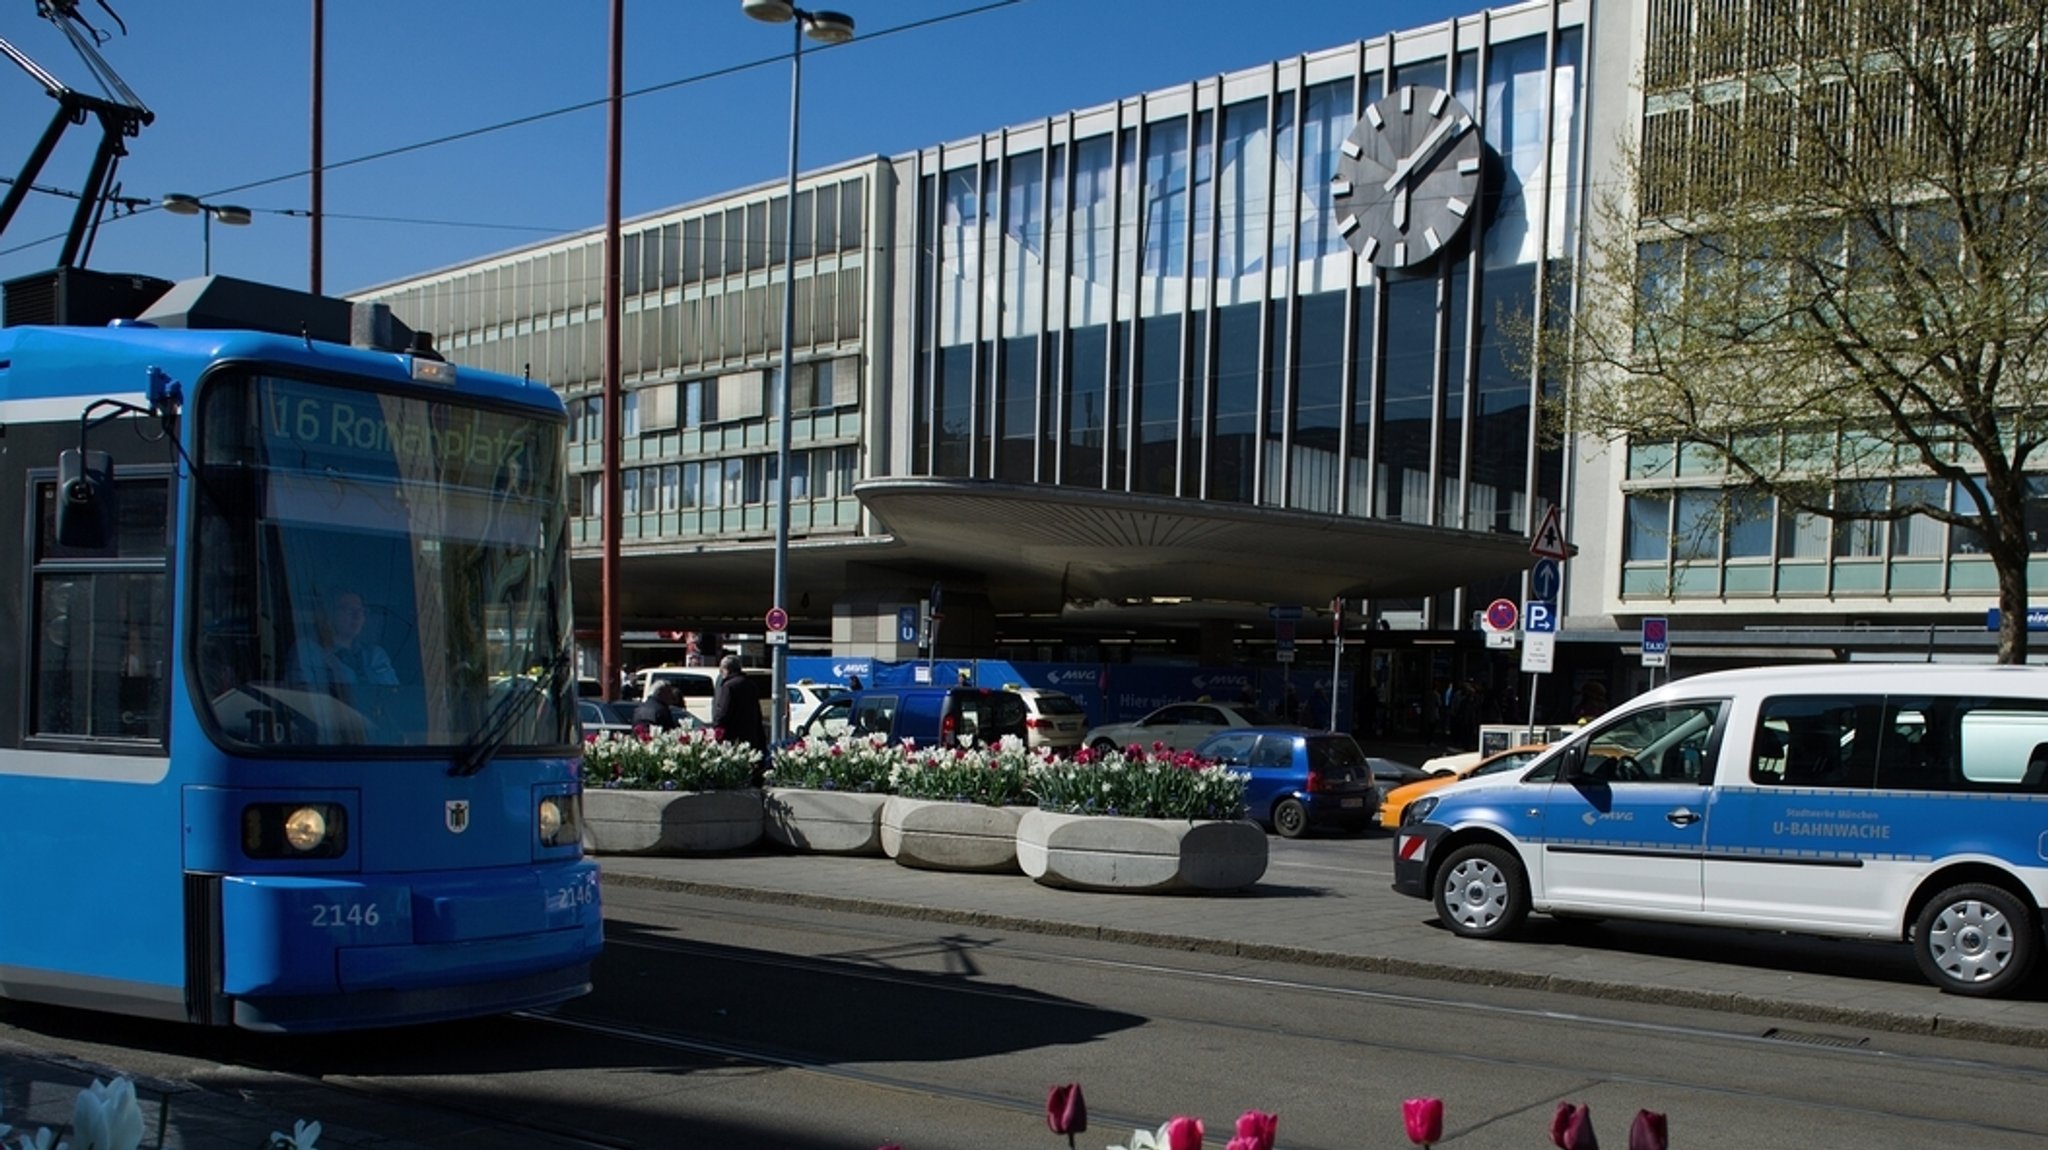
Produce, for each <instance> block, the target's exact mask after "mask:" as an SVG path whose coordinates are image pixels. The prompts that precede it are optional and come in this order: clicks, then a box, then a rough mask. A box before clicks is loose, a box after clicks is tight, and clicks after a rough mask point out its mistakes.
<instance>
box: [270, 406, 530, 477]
mask: <svg viewBox="0 0 2048 1150" xmlns="http://www.w3.org/2000/svg"><path fill="white" fill-rule="evenodd" d="M268 407H269V412H268V418H267V419H266V420H265V423H266V427H265V431H266V433H267V435H268V436H269V437H270V438H272V439H284V440H290V441H292V442H295V443H299V444H304V445H307V446H311V447H318V448H321V449H324V450H329V451H341V452H347V453H349V454H358V455H369V456H376V457H379V458H387V459H388V458H392V457H397V458H400V459H406V458H411V459H419V458H422V457H430V458H438V459H439V460H440V461H441V462H442V463H443V464H461V465H464V466H468V467H480V468H495V467H497V466H499V465H501V464H504V463H507V462H513V461H516V460H518V459H520V458H522V457H523V456H524V455H525V454H526V451H527V443H526V441H525V440H524V439H523V438H520V437H517V436H515V435H514V434H513V433H512V431H511V429H509V428H505V427H498V428H491V427H489V426H488V423H490V422H495V421H493V420H490V419H489V417H488V416H486V415H485V414H484V413H481V412H475V411H454V412H451V413H450V414H451V418H449V419H448V420H447V424H446V426H442V427H434V426H431V425H429V424H428V423H425V422H422V421H419V420H393V419H391V418H390V417H389V416H388V415H387V413H386V412H385V411H384V410H382V409H381V408H380V407H379V406H378V405H377V403H376V401H374V400H367V401H363V400H354V399H346V400H344V399H328V398H325V397H322V396H308V395H303V394H301V395H293V394H291V393H288V392H283V391H278V392H273V393H272V394H271V396H270V402H269V404H268ZM444 410H445V409H444Z"/></svg>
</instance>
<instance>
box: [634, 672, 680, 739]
mask: <svg viewBox="0 0 2048 1150" xmlns="http://www.w3.org/2000/svg"><path fill="white" fill-rule="evenodd" d="M675 697H676V685H675V684H674V683H671V682H669V681H668V680H667V679H656V680H655V681H654V685H653V686H652V687H649V688H648V689H647V697H646V698H645V699H642V700H640V705H639V706H637V707H635V708H633V733H634V734H636V735H638V736H640V737H641V738H643V739H644V738H646V737H647V736H649V735H651V734H653V733H654V732H656V731H673V730H675V729H676V725H677V724H676V712H675V708H674V707H673V706H672V705H671V704H673V703H674V702H675Z"/></svg>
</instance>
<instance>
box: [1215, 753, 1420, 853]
mask: <svg viewBox="0 0 2048 1150" xmlns="http://www.w3.org/2000/svg"><path fill="white" fill-rule="evenodd" d="M1194 753H1195V754H1197V755H1199V756H1201V757H1202V758H1205V759H1209V760H1211V761H1214V762H1218V763H1223V764H1225V765H1227V766H1229V767H1231V768H1233V769H1235V770H1241V771H1246V772H1249V773H1250V775H1251V782H1250V784H1249V785H1247V786H1246V787H1245V795H1244V805H1245V817H1246V818H1251V819H1257V820H1258V821H1259V822H1262V823H1264V824H1266V825H1267V826H1269V827H1271V828H1272V829H1273V832H1274V833H1275V834H1278V835H1279V836H1280V837H1282V838H1289V839H1292V838H1300V837H1301V836H1302V835H1304V834H1307V833H1308V832H1309V830H1310V829H1311V828H1315V827H1328V828H1331V829H1336V830H1353V831H1355V830H1363V829H1365V828H1367V827H1370V826H1372V825H1374V822H1375V820H1377V819H1378V818H1379V813H1380V792H1379V788H1378V787H1376V786H1374V785H1373V778H1372V763H1371V761H1370V760H1369V759H1367V758H1366V755H1365V752H1364V751H1362V750H1360V749H1359V746H1358V743H1357V741H1356V740H1354V739H1353V738H1352V737H1351V736H1350V735H1346V734H1342V733H1331V732H1324V731H1305V730H1303V729H1301V728H1300V727H1238V728H1235V729H1232V730H1228V731H1223V732H1220V733H1218V734H1214V735H1211V736H1209V737H1208V738H1207V739H1205V740H1203V741H1202V743H1201V744H1200V745H1199V746H1197V747H1196V748H1195V751H1194Z"/></svg>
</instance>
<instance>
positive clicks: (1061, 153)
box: [366, 2, 1586, 624]
mask: <svg viewBox="0 0 2048 1150" xmlns="http://www.w3.org/2000/svg"><path fill="white" fill-rule="evenodd" d="M1585 19H1586V11H1585V8H1584V6H1583V5H1581V4H1578V3H1572V2H1564V3H1557V4H1543V3H1531V4H1523V5H1519V6H1516V7H1513V8H1508V9H1502V10H1499V11H1493V12H1485V13H1479V14H1476V15H1472V16H1468V17H1462V18H1459V19H1457V20H1454V21H1450V22H1447V23H1443V24H1437V25H1432V26H1430V27H1426V28H1422V29H1417V30H1412V31H1405V32H1396V33H1393V34H1390V35H1382V36H1379V37H1377V38H1375V39H1373V40H1370V41H1359V42H1355V43H1351V44H1346V45H1343V46H1340V47H1336V48H1332V49H1328V50H1324V51H1319V52H1313V53H1309V54H1306V55H1302V56H1298V57H1292V58H1289V59H1285V60H1281V61H1276V62H1274V63H1272V64H1268V65H1265V66H1262V67H1258V68H1253V69H1249V70H1246V71H1243V72H1238V73H1233V74H1230V75H1226V76H1222V77H1210V78H1205V79H1201V80H1197V81H1193V82H1190V83H1188V84H1186V85H1183V86H1180V87H1176V88H1171V89H1164V90H1160V91H1157V92H1152V93H1146V94H1142V95H1134V96H1132V97H1129V98H1127V99H1125V100H1122V101H1119V102H1117V103H1116V104H1114V105H1105V106H1100V107H1095V108H1089V109H1083V110H1077V111H1074V112H1070V113H1065V114H1062V115H1058V116H1054V117H1050V118H1048V119H1047V120H1045V121H1042V122H1038V123H1033V124H1026V125H1019V126H1012V127H1008V128H1003V129H1000V130H992V131H990V132H989V133H988V134H986V135H983V136H979V137H973V138H969V139H967V140H964V141H960V142H955V143H948V144H943V145H935V146H933V147H930V148H927V149H924V150H921V151H918V152H914V153H906V154H903V155H899V156H896V157H893V158H890V159H886V160H875V161H868V162H862V163H856V164H848V165H845V166H843V167H840V168H836V169H831V170H826V171H819V172H812V173H809V174H807V175H805V176H804V177H803V178H802V180H801V181H800V191H799V195H798V203H797V222H796V228H795V233H794V236H793V237H791V236H785V235H784V233H783V226H784V225H783V222H782V221H783V213H784V208H783V201H782V198H781V196H780V194H779V189H776V188H761V189H754V190H750V191H745V192H737V193H734V194H733V195H731V196H726V197H720V198H717V199H715V200H710V201H705V202H702V203H698V204H693V205H688V206H685V207H680V208H677V209H673V210H670V211H666V212H662V213H658V214H656V215H653V216H650V217H645V218H642V219H639V220H635V221H631V222H629V223H628V224H627V225H626V226H625V228H624V237H623V238H624V243H623V250H622V252H621V258H620V261H619V274H620V276H621V279H622V287H623V301H622V306H621V308H620V313H621V314H620V320H621V349H620V378H621V383H622V386H623V388H624V392H625V394H624V402H623V404H622V407H621V411H620V413H619V415H620V418H621V425H622V428H623V442H622V443H621V445H620V458H621V460H622V474H621V492H620V499H621V508H620V510H621V513H622V515H623V517H624V523H623V541H624V543H625V544H626V546H627V554H628V555H629V556H630V555H631V554H632V552H633V549H634V548H636V547H644V546H647V545H662V546H669V545H673V544H676V543H679V542H692V541H697V540H706V541H711V542H720V541H723V542H736V543H747V544H753V545H763V546H765V540H766V538H767V534H768V532H770V531H771V530H772V527H773V523H772V516H773V514H774V510H775V508H774V505H773V497H774V492H775V490H776V482H775V480H776V454H775V451H774V444H775V442H776V435H775V433H776V430H777V427H776V420H777V419H778V418H779V416H780V413H779V412H778V411H777V410H776V407H777V396H778V395H779V394H781V391H780V389H779V388H778V387H777V381H776V379H775V371H776V368H777V364H778V362H779V352H780V348H779V339H780V335H781V325H780V318H781V312H780V308H781V301H782V292H783V287H784V284H785V282H790V278H791V277H793V282H794V283H795V285H796V292H795V331H796V336H795V342H796V348H795V355H796V360H797V363H796V368H795V371H794V373H793V376H792V379H791V381H790V387H789V394H790V396H791V408H792V410H791V412H790V419H791V428H792V440H793V453H792V458H791V474H790V480H791V494H792V516H791V532H792V540H793V541H794V542H799V543H801V542H803V541H805V540H807V539H811V538H816V537H819V536H835V535H837V536H857V535H860V534H862V533H863V532H865V531H867V530H870V529H871V528H870V527H869V525H868V523H867V521H866V520H864V518H863V514H862V510H861V506H860V502H859V501H858V500H857V499H856V498H855V497H854V496H853V494H852V488H853V486H854V485H855V483H856V482H857V481H858V480H860V479H867V478H878V477H904V478H914V477H940V478H958V479H976V480H993V481H998V482H1002V483H1006V484H1023V485H1041V486H1048V487H1052V488H1081V489H1088V490H1094V491H1100V492H1106V493H1112V494H1128V495H1131V496H1152V497H1167V498H1174V499H1180V500H1195V501H1203V502H1207V503H1211V504H1216V505H1219V506H1226V507H1235V508H1245V507H1253V508H1270V509H1275V510H1285V511H1289V512H1296V513H1307V514H1310V515H1321V516H1328V517H1331V519H1332V520H1333V521H1337V522H1341V521H1344V520H1354V521H1356V520H1378V521H1383V522H1388V523H1400V524H1405V525H1413V526H1419V527H1429V528H1437V529H1445V530H1454V531H1472V532H1486V533H1496V534H1501V535H1510V536H1516V535H1525V534H1527V533H1528V532H1529V531H1530V530H1531V528H1532V526H1533V523H1534V519H1535V517H1536V516H1537V515H1538V514H1540V513H1541V511H1542V510H1543V508H1544V507H1545V506H1547V505H1549V504H1552V503H1556V502H1559V501H1561V499H1562V495H1563V493H1562V483H1563V479H1562V472H1563V468H1562V457H1561V455H1559V454H1558V453H1557V452H1556V451H1554V450H1552V451H1545V450H1542V449H1540V448H1539V446H1538V441H1537V435H1536V422H1535V414H1534V413H1535V399H1536V397H1537V395H1538V394H1539V390H1540V388H1541V386H1542V385H1541V384H1540V383H1539V381H1537V380H1536V379H1535V378H1534V377H1533V376H1532V373H1531V372H1530V371H1529V369H1528V368H1527V367H1526V366H1519V365H1517V364H1516V363H1515V362H1514V357H1513V355H1512V354H1511V351H1510V347H1509V343H1510V341H1509V339H1508V336H1507V333H1508V332H1509V331H1511V330H1512V329H1513V328H1514V327H1515V326H1517V325H1525V324H1527V323H1529V322H1531V321H1532V320H1533V319H1534V313H1535V308H1536V302H1537V300H1538V298H1539V296H1540V295H1541V294H1542V292H1543V290H1544V284H1545V283H1546V282H1557V283H1562V282H1564V280H1565V279H1566V278H1567V277H1568V274H1569V267H1568V254H1569V253H1570V252H1572V251H1573V250H1574V248H1575V247H1576V245H1577V241H1576V238H1575V235H1574V231H1575V229H1576V228H1577V226H1578V215H1579V211H1578V207H1577V204H1576V202H1575V196H1576V188H1577V187H1578V183H1579V181H1578V175H1577V171H1578V163H1579V156H1580V154H1581V152H1582V150H1583V145H1582V142H1581V138H1580V137H1581V134H1582V124H1583V118H1584V112H1583V109H1582V108H1581V106H1580V103H1581V100H1582V93H1583V91H1584V89H1585V76H1584V67H1583V57H1584V55H1585V47H1584V39H1585V36H1584V21H1585ZM1402 85H1430V86H1435V87H1442V88H1446V89H1449V90H1451V91H1452V92H1454V94H1456V95H1457V97H1458V98H1459V99H1460V101H1461V102H1463V103H1464V104H1465V105H1466V106H1467V107H1468V108H1469V109H1470V110H1471V111H1472V114H1473V117H1474V120H1475V121H1476V122H1477V123H1478V125H1479V126H1480V128H1481V130H1482V132H1483V135H1484V139H1485V141H1486V143H1487V144H1488V146H1489V148H1490V152H1489V153H1488V164H1489V168H1488V173H1489V174H1488V184H1487V186H1488V189H1489V191H1488V194H1487V199H1486V202H1485V203H1484V204H1482V206H1481V210H1480V211H1478V212H1475V213H1473V215H1472V217H1471V219H1470V220H1469V221H1468V222H1467V224H1466V225H1465V234H1464V235H1463V236H1462V237H1460V238H1458V239H1457V240H1455V241H1454V242H1453V243H1452V244H1451V246H1450V247H1448V248H1447V249H1446V250H1445V251H1444V252H1443V253H1442V254H1440V255H1438V256H1436V257H1434V258H1433V259H1432V260H1431V261H1429V262H1427V263H1424V264H1421V265H1417V266H1415V267H1411V268H1408V269H1406V270H1402V271H1399V272H1383V271H1379V270H1376V269H1375V268H1374V267H1373V265H1372V264H1371V263H1370V262H1369V261H1366V260H1362V259H1360V258H1359V257H1358V256H1356V255H1355V254H1354V253H1353V251H1352V249H1351V247H1350V246H1349V244H1348V242H1347V240H1346V238H1345V234H1344V233H1345V226H1344V223H1343V220H1342V218H1341V216H1340V213H1338V212H1337V211H1336V210H1335V209H1334V199H1335V196H1334V191H1333V182H1334V181H1335V180H1336V179H1337V178H1338V170H1339V157H1340V155H1341V150H1342V149H1343V147H1344V146H1345V142H1346V138H1347V136H1348V135H1349V134H1350V133H1351V132H1352V131H1353V130H1354V128H1355V127H1357V125H1358V124H1359V123H1360V120H1361V117H1362V115H1363V110H1364V109H1365V108H1367V107H1368V106H1369V105H1370V104H1372V103H1373V102H1374V101H1377V100H1379V99H1381V98H1382V97H1384V96H1386V95H1387V94H1389V93H1390V92H1394V91H1397V90H1398V89H1399V88H1400V86H1402ZM792 238H793V239H794V242H795V246H796V249H797V253H798V255H797V259H796V261H795V265H794V267H790V266H786V263H785V259H784V245H785V242H786V241H788V240H790V239H792ZM602 239H603V237H602V235H601V234H600V233H596V232H591V233H584V234H580V235H577V236H574V237H570V238H568V239H565V240H562V241H559V242H554V243H550V244H545V245H540V246H538V247H535V248H533V249H529V250H523V251H518V252H513V253H509V254H507V255H504V256H501V257H498V258H494V259H491V260H486V261H482V262H479V263H477V264H473V265H469V266H465V267H461V268H456V269H451V270H448V271H444V272H440V273H435V274H431V275H426V276H422V277H420V278H418V279H416V280H413V281H409V282H406V283H402V284H395V285H391V286H389V287H386V288H384V289H380V290H378V291H375V292H371V293H367V296H366V298H371V299H375V300H377V301H378V302H383V303H387V304H389V305H390V306H391V307H392V308H393V310H394V311H395V312H396V313H397V314H399V315H400V316H402V317H404V318H405V319H406V320H407V322H409V323H412V324H413V325H415V326H416V327H418V328H421V329H423V330H429V331H433V332H436V333H437V334H438V336H439V347H440V349H441V350H442V351H443V352H444V353H445V354H446V355H447V356H448V357H449V358H450V359H452V360H454V361H456V362H458V363H464V364H471V365H475V366H480V367H486V368H491V369H495V370H501V371H509V372H513V373H519V372H530V373H531V374H532V375H533V376H535V377H538V378H542V379H545V380H547V381H548V382H549V383H550V384H551V385H552V386H554V387H556V388H558V389H559V390H560V391H562V393H563V394H564V397H565V399H566V400H567V402H568V404H569V408H570V415H571V419H570V426H569V432H570V434H569V444H568V455H569V467H570V471H571V473H572V476H573V478H574V482H573V483H572V484H571V488H572V493H573V495H572V505H571V507H570V508H569V511H570V516H571V519H570V524H571V538H572V541H573V543H574V546H575V549H576V553H577V555H578V556H579V557H582V558H586V559H587V558H589V557H590V556H592V555H593V554H595V553H596V552H597V550H598V549H599V548H600V547H601V546H602V541H603V536H602V530H603V519H602V517H601V516H602V512H603V510H604V507H603V498H604V484H603V481H602V467H603V463H604V456H605V444H604V441H603V437H604V424H605V419H604V410H603V399H602V396H601V378H602V375H603V358H602V339H603V326H602V314H601V307H602V305H601V296H602V292H601V290H600V288H601V285H602V280H603V277H604V274H605V272H604V259H603V245H602ZM1474 590H1475V591H1476V593H1478V594H1481V595H1483V596H1484V597H1485V598H1491V597H1492V596H1493V595H1495V594H1500V593H1509V594H1513V593H1515V591H1516V590H1517V589H1516V588H1514V587H1512V586H1510V587H1507V588H1494V587H1491V586H1489V587H1485V588H1475V589H1474ZM1481 601H1482V602H1483V601H1484V600H1483V599H1482V600H1481ZM1438 602H1439V604H1440V606H1438V607H1437V608H1435V609H1436V610H1438V612H1439V621H1440V622H1442V623H1445V624H1448V623H1449V621H1450V619H1451V618H1452V614H1451V612H1454V611H1455V609H1456V606H1457V593H1456V592H1452V591H1450V590H1449V589H1446V593H1445V594H1444V595H1442V596H1439V597H1438ZM1402 617H1403V618H1404V619H1405V618H1407V615H1406V613H1405V608H1404V614H1403V616H1402ZM1427 623H1428V620H1427V619H1425V624H1427Z"/></svg>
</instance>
